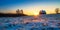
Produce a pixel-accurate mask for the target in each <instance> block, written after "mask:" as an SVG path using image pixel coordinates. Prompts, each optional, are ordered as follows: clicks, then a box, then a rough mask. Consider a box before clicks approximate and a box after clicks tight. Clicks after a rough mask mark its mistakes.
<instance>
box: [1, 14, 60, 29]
mask: <svg viewBox="0 0 60 30" xmlns="http://www.w3.org/2000/svg"><path fill="white" fill-rule="evenodd" d="M0 30H60V17H57V16H54V15H52V16H48V15H44V16H43V15H42V16H37V17H36V18H35V17H34V16H24V17H0Z"/></svg>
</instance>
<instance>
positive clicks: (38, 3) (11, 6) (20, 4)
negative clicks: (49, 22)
mask: <svg viewBox="0 0 60 30" xmlns="http://www.w3.org/2000/svg"><path fill="white" fill-rule="evenodd" d="M56 8H60V0H0V12H3V13H16V10H17V9H23V12H24V14H28V15H34V14H38V13H39V11H40V10H45V11H46V12H47V14H51V13H55V9H56Z"/></svg>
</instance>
